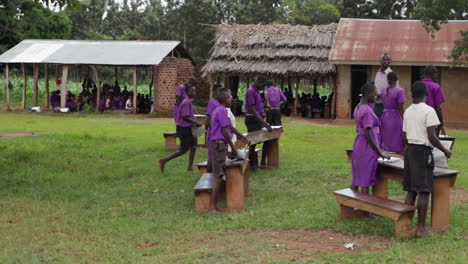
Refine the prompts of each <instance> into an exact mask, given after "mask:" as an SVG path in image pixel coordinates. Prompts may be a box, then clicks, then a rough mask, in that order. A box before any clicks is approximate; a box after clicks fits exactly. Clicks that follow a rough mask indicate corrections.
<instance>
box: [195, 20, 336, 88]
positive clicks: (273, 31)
mask: <svg viewBox="0 0 468 264" xmlns="http://www.w3.org/2000/svg"><path fill="white" fill-rule="evenodd" d="M336 29H337V24H329V25H316V26H301V25H296V26H294V25H279V24H278V25H220V26H219V28H218V32H217V35H216V43H215V44H214V46H213V49H212V51H211V57H210V59H209V60H208V62H207V64H206V65H205V67H204V68H203V70H204V72H205V73H208V74H213V75H218V74H229V75H257V74H265V75H269V76H274V77H278V78H284V77H290V78H303V79H316V80H323V79H328V80H329V79H330V77H333V76H334V75H335V72H336V69H335V66H334V65H333V64H331V63H329V61H328V54H329V53H330V49H331V46H332V44H333V40H334V37H335V32H336Z"/></svg>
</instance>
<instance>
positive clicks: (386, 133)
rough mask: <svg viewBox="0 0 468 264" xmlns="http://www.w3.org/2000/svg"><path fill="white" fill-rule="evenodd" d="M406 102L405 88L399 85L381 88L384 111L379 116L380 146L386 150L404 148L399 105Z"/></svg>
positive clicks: (397, 150) (400, 149)
mask: <svg viewBox="0 0 468 264" xmlns="http://www.w3.org/2000/svg"><path fill="white" fill-rule="evenodd" d="M405 102H406V96H405V90H403V89H402V88H400V87H394V88H387V89H383V90H382V103H383V105H384V111H383V114H382V116H381V117H380V132H381V133H382V148H383V149H385V150H388V151H394V152H401V151H403V150H405V144H404V142H403V119H402V118H401V115H400V110H399V106H400V104H403V103H405Z"/></svg>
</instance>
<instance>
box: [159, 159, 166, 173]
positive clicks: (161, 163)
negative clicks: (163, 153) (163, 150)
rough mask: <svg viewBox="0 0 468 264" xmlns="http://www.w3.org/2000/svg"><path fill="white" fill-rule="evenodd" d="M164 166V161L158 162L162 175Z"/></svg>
mask: <svg viewBox="0 0 468 264" xmlns="http://www.w3.org/2000/svg"><path fill="white" fill-rule="evenodd" d="M164 165H166V163H165V162H164V160H162V159H160V160H159V169H160V170H161V172H162V173H164Z"/></svg>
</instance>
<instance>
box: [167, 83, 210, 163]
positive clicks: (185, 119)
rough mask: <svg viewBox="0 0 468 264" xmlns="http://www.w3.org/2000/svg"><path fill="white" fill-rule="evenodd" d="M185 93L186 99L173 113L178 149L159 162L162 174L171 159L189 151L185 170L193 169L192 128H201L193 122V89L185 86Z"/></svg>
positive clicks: (193, 138) (194, 140) (194, 148)
mask: <svg viewBox="0 0 468 264" xmlns="http://www.w3.org/2000/svg"><path fill="white" fill-rule="evenodd" d="M185 93H186V95H187V97H186V98H185V99H184V100H183V101H182V103H181V104H180V105H179V106H178V108H177V110H178V113H174V115H175V116H176V131H177V137H178V138H179V139H180V148H179V150H177V151H176V152H174V153H172V154H171V155H169V156H167V157H165V158H162V159H160V160H159V169H161V172H164V166H165V165H166V163H167V162H168V161H170V160H172V159H175V158H177V157H179V156H182V155H183V154H185V152H187V151H188V150H190V154H189V164H188V168H187V170H189V171H190V170H192V169H193V160H194V159H195V151H196V149H197V138H196V137H195V136H194V135H193V131H192V128H193V127H194V126H196V127H199V126H201V124H200V123H198V122H197V121H195V110H194V109H193V105H192V101H193V98H194V97H195V95H196V91H195V87H194V86H192V85H190V84H186V86H185Z"/></svg>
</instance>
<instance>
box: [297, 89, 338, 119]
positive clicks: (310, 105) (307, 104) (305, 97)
mask: <svg viewBox="0 0 468 264" xmlns="http://www.w3.org/2000/svg"><path fill="white" fill-rule="evenodd" d="M332 98H333V93H331V94H330V95H329V96H328V97H327V96H322V97H320V95H319V94H318V93H315V94H314V95H311V94H310V93H302V94H301V96H300V97H299V103H300V106H298V107H299V110H300V111H301V116H302V117H304V118H306V117H308V116H309V109H310V117H311V118H315V114H319V115H320V117H321V118H323V117H324V116H325V107H326V105H327V104H328V105H331V100H332Z"/></svg>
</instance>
